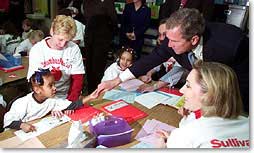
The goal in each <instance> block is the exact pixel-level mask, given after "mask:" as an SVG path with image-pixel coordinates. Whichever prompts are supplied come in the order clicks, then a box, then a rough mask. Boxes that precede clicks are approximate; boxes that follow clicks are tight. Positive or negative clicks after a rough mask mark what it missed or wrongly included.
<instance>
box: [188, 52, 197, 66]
mask: <svg viewBox="0 0 254 153" xmlns="http://www.w3.org/2000/svg"><path fill="white" fill-rule="evenodd" d="M188 59H189V62H190V64H191V66H193V64H194V62H195V61H196V60H197V57H196V56H195V54H194V53H193V52H192V51H190V52H189V53H188Z"/></svg>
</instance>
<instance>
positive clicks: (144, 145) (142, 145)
mask: <svg viewBox="0 0 254 153" xmlns="http://www.w3.org/2000/svg"><path fill="white" fill-rule="evenodd" d="M131 148H154V146H153V145H152V144H149V143H145V142H139V143H138V144H136V145H134V146H132V147H131Z"/></svg>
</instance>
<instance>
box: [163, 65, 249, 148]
mask: <svg viewBox="0 0 254 153" xmlns="http://www.w3.org/2000/svg"><path fill="white" fill-rule="evenodd" d="M180 92H182V93H183V94H184V97H185V104H184V106H183V107H184V108H182V109H180V110H179V113H180V114H181V115H183V116H184V117H183V118H182V120H181V121H180V123H179V128H176V129H174V130H173V131H172V132H171V133H170V134H169V133H167V132H165V131H158V134H159V135H160V137H161V138H162V139H163V140H162V141H161V142H162V146H163V144H164V147H166V146H167V147H168V148H249V147H250V144H249V141H250V137H249V132H250V131H249V119H248V118H246V117H244V116H242V115H241V114H242V100H241V95H240V91H239V85H238V81H237V76H236V74H235V73H234V71H233V70H232V69H231V68H230V67H228V66H226V65H224V64H220V63H216V62H202V61H198V62H197V63H195V64H194V66H193V69H192V70H191V72H190V73H189V75H188V77H187V80H186V84H185V85H184V86H183V87H182V88H181V89H180ZM165 142H166V143H165Z"/></svg>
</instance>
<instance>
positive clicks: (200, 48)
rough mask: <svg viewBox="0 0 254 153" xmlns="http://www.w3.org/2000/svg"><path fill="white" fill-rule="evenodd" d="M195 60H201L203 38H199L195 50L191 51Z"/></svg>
mask: <svg viewBox="0 0 254 153" xmlns="http://www.w3.org/2000/svg"><path fill="white" fill-rule="evenodd" d="M192 52H193V53H194V54H195V56H196V57H197V59H200V60H203V36H201V37H200V41H199V44H198V46H197V47H196V48H194V49H192Z"/></svg>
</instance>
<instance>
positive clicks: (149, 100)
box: [135, 92, 169, 109]
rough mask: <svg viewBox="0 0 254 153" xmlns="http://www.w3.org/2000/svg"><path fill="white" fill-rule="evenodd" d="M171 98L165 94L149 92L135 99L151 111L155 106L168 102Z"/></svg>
mask: <svg viewBox="0 0 254 153" xmlns="http://www.w3.org/2000/svg"><path fill="white" fill-rule="evenodd" d="M168 98H169V97H168V96H166V95H163V94H158V93H157V92H148V93H144V94H142V95H139V96H137V97H136V98H135V101H136V102H138V103H140V104H141V105H143V106H145V107H147V108H149V109H151V108H153V107H154V106H156V105H158V104H160V103H161V102H162V101H165V100H167V99H168Z"/></svg>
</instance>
